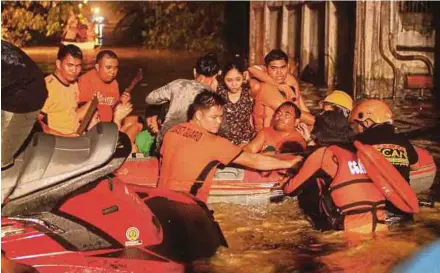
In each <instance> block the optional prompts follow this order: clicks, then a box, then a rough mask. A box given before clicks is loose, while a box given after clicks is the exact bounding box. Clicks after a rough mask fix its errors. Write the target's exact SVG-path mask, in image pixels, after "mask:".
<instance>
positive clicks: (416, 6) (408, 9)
mask: <svg viewBox="0 0 440 273" xmlns="http://www.w3.org/2000/svg"><path fill="white" fill-rule="evenodd" d="M432 7H433V2H429V1H402V2H399V12H402V13H429V12H431V11H432Z"/></svg>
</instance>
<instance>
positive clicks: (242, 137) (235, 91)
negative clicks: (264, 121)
mask: <svg viewBox="0 0 440 273" xmlns="http://www.w3.org/2000/svg"><path fill="white" fill-rule="evenodd" d="M246 74H247V62H246V60H245V59H243V58H240V57H239V56H238V55H236V56H235V57H234V58H233V60H232V61H231V62H229V63H228V64H226V66H225V67H224V69H223V71H222V76H221V78H220V81H219V86H218V88H217V93H218V94H219V95H220V96H222V97H223V98H224V99H225V100H226V105H225V106H224V115H225V117H224V118H225V120H224V124H223V126H222V130H221V131H220V135H221V136H223V137H225V138H227V139H228V140H229V141H231V142H232V143H233V144H235V145H242V144H246V143H248V142H249V141H250V140H251V139H252V137H253V136H254V134H255V131H254V129H253V127H252V124H251V115H252V107H253V101H252V98H251V96H250V91H249V85H248V83H247V81H246Z"/></svg>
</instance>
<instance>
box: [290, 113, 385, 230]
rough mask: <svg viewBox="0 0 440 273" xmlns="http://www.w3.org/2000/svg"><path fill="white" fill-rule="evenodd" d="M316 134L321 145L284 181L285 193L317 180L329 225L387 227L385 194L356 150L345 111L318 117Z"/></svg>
mask: <svg viewBox="0 0 440 273" xmlns="http://www.w3.org/2000/svg"><path fill="white" fill-rule="evenodd" d="M312 134H313V135H314V136H315V138H316V141H317V143H318V145H320V146H321V147H320V148H318V149H316V150H315V151H314V152H313V153H312V154H311V155H310V156H309V157H308V158H307V160H306V161H305V162H304V165H303V166H302V168H301V169H300V170H299V172H298V174H297V175H296V176H295V177H294V178H293V179H291V180H290V181H288V182H287V183H286V184H284V186H283V190H284V193H285V194H293V195H297V194H298V193H299V192H300V188H301V186H303V185H304V184H305V183H315V181H316V183H318V186H319V189H320V198H319V206H320V210H321V211H322V212H323V213H324V216H325V219H326V220H327V221H328V226H327V227H328V228H332V229H336V230H349V231H354V232H359V233H369V232H374V231H376V230H386V229H387V226H386V225H382V224H383V223H384V219H385V211H384V209H385V197H384V196H383V194H382V193H381V192H380V191H379V190H378V189H377V188H376V186H375V185H374V184H373V183H372V181H371V180H370V179H369V178H368V176H367V173H366V171H365V169H364V167H363V166H362V164H361V163H360V162H359V160H358V158H357V157H356V155H355V153H354V149H355V148H354V147H353V145H352V139H353V136H354V134H353V132H352V131H351V129H350V126H349V123H348V120H347V119H346V118H345V117H344V115H342V114H341V113H338V112H336V111H326V112H324V113H323V114H322V115H320V116H318V117H317V118H316V122H315V127H314V129H313V131H312ZM310 178H313V179H310ZM315 178H316V179H315Z"/></svg>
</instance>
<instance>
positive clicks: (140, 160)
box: [115, 147, 437, 205]
mask: <svg viewBox="0 0 440 273" xmlns="http://www.w3.org/2000/svg"><path fill="white" fill-rule="evenodd" d="M415 148H416V151H417V153H418V155H419V162H420V164H421V168H420V169H418V170H417V171H412V172H411V173H410V178H411V187H412V188H413V189H414V191H415V192H416V193H417V194H419V193H421V192H425V191H427V190H429V188H431V186H432V184H433V183H434V178H435V175H436V170H437V169H436V165H435V163H434V159H433V158H432V156H431V155H430V154H429V153H428V152H427V151H426V150H424V149H422V148H419V147H415ZM158 174H159V162H158V160H157V158H155V157H144V156H143V155H142V154H136V155H135V156H134V157H130V158H128V159H127V161H125V162H124V164H123V165H122V166H121V168H119V170H118V171H116V173H115V175H116V177H117V178H118V179H120V180H121V181H122V182H124V183H128V184H136V185H145V186H148V187H156V185H157V181H158ZM280 180H281V177H280V175H278V174H277V172H271V173H270V174H269V175H267V176H266V175H262V174H261V173H260V172H257V171H255V170H249V169H245V168H242V167H237V166H227V167H226V168H223V169H218V170H217V172H216V174H215V177H214V181H213V183H212V187H211V191H210V193H209V198H208V203H217V202H226V203H237V204H243V205H254V204H267V203H269V202H271V201H274V200H279V199H280V198H282V195H283V193H282V191H280V190H277V189H275V188H274V186H275V185H277V183H279V181H280Z"/></svg>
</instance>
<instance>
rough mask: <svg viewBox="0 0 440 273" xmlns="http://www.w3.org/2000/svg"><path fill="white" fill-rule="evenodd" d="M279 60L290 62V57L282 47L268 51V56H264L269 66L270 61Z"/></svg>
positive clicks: (265, 62)
mask: <svg viewBox="0 0 440 273" xmlns="http://www.w3.org/2000/svg"><path fill="white" fill-rule="evenodd" d="M278 60H284V61H285V62H286V63H288V62H289V58H288V57H287V54H286V53H285V52H284V51H282V50H281V49H272V50H271V51H270V52H269V53H267V55H266V57H264V64H265V65H266V66H268V65H269V63H270V62H273V61H278Z"/></svg>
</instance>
